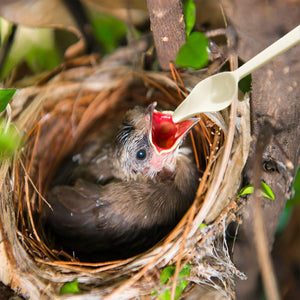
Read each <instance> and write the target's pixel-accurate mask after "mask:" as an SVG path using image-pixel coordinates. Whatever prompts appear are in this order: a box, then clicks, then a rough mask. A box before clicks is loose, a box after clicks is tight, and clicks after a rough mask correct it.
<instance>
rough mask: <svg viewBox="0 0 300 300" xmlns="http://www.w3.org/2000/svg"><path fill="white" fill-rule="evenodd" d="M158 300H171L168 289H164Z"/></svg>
mask: <svg viewBox="0 0 300 300" xmlns="http://www.w3.org/2000/svg"><path fill="white" fill-rule="evenodd" d="M158 299H161V300H170V299H171V292H170V289H166V290H165V291H164V292H163V294H160V295H159V296H158Z"/></svg>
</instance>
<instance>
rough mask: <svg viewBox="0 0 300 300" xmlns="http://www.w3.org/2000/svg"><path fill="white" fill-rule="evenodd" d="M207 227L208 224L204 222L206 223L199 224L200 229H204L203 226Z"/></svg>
mask: <svg viewBox="0 0 300 300" xmlns="http://www.w3.org/2000/svg"><path fill="white" fill-rule="evenodd" d="M205 227H207V225H206V224H204V223H201V224H200V225H199V229H203V228H205Z"/></svg>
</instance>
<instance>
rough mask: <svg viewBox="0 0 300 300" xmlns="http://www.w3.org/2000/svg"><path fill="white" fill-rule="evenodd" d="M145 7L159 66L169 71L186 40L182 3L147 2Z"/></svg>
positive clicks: (168, 1)
mask: <svg viewBox="0 0 300 300" xmlns="http://www.w3.org/2000/svg"><path fill="white" fill-rule="evenodd" d="M147 5H148V10H149V14H150V21H151V30H152V31H153V36H154V43H155V48H156V53H157V58H158V62H159V65H160V67H161V68H162V69H163V70H169V69H170V68H169V63H170V62H173V61H174V60H175V58H176V56H177V53H178V50H179V48H180V47H181V46H182V45H183V44H184V43H185V39H186V33H185V22H184V14H183V6H182V1H181V0H147Z"/></svg>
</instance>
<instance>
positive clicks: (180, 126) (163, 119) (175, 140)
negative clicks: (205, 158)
mask: <svg viewBox="0 0 300 300" xmlns="http://www.w3.org/2000/svg"><path fill="white" fill-rule="evenodd" d="M197 122H198V119H195V118H194V119H188V120H185V121H182V122H179V123H174V122H173V119H172V114H171V113H168V112H167V113H165V112H163V113H162V112H158V111H155V110H153V114H152V129H151V142H152V144H153V145H154V146H155V148H156V150H157V151H158V152H159V153H161V152H163V151H171V150H173V149H176V148H177V147H178V146H179V145H180V143H181V142H182V141H183V139H184V137H185V136H186V134H187V133H188V132H189V130H190V129H191V128H192V127H193V126H194V125H195V124H196V123H197Z"/></svg>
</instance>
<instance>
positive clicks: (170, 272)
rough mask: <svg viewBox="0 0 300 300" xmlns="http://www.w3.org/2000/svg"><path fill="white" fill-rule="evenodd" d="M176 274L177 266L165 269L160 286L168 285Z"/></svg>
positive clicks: (162, 272) (161, 275)
mask: <svg viewBox="0 0 300 300" xmlns="http://www.w3.org/2000/svg"><path fill="white" fill-rule="evenodd" d="M174 273H175V266H167V267H165V268H164V269H163V270H162V271H161V274H160V284H166V283H167V282H168V281H169V279H170V277H172V276H173V275H174Z"/></svg>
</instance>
